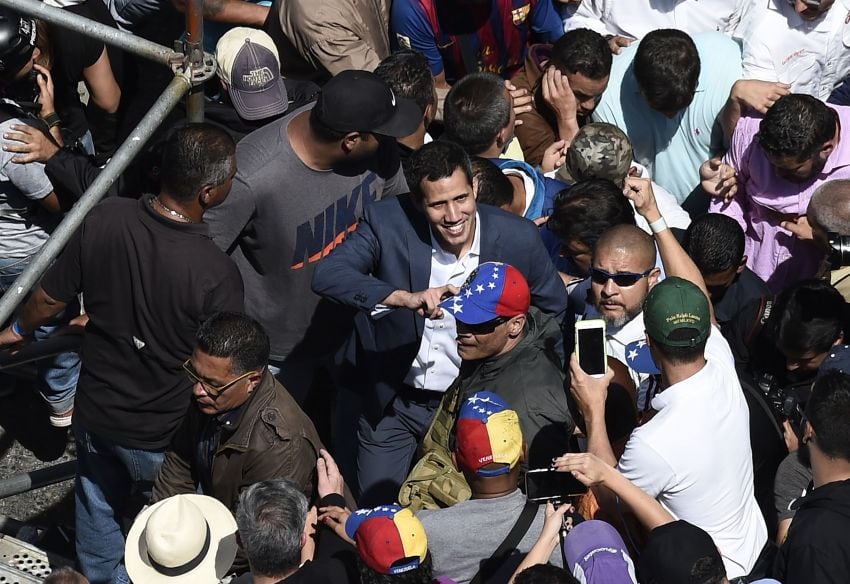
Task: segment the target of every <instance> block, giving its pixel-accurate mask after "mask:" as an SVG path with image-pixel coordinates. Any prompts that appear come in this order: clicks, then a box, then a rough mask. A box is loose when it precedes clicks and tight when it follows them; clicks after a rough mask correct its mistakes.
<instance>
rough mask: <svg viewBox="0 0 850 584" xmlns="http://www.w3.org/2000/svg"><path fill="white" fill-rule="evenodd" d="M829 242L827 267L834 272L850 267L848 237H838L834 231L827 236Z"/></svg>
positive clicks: (849, 238)
mask: <svg viewBox="0 0 850 584" xmlns="http://www.w3.org/2000/svg"><path fill="white" fill-rule="evenodd" d="M826 237H827V241H828V242H829V265H830V267H831V268H832V269H833V270H835V269H837V268H840V267H843V266H850V235H839V234H838V233H835V232H834V231H830V232H829V233H828V234H827V236H826Z"/></svg>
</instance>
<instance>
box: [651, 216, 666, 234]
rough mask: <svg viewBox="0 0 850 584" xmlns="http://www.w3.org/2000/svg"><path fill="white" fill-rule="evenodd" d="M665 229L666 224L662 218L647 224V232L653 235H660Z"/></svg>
mask: <svg viewBox="0 0 850 584" xmlns="http://www.w3.org/2000/svg"><path fill="white" fill-rule="evenodd" d="M665 229H667V222H666V221H665V220H664V217H660V218H658V219H656V220H655V221H653V222H652V223H650V224H649V230H650V231H652V232H653V233H661V232H662V231H664V230H665Z"/></svg>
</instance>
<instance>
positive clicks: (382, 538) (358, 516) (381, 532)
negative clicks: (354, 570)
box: [345, 505, 428, 574]
mask: <svg viewBox="0 0 850 584" xmlns="http://www.w3.org/2000/svg"><path fill="white" fill-rule="evenodd" d="M345 533H346V534H347V535H348V537H350V538H351V539H353V540H354V541H355V542H356V543H357V553H359V554H360V558H361V559H362V560H363V562H364V563H365V564H366V565H367V566H369V567H370V568H372V569H373V570H374V571H376V572H378V573H379V574H402V573H404V572H409V571H411V570H416V569H417V568H419V565H420V564H421V563H422V562H424V561H425V556H427V555H428V539H427V537H426V536H425V528H424V527H423V526H422V522H421V521H419V519H417V518H416V516H415V515H414V514H413V512H411V511H410V509H402V508H401V507H399V506H398V505H381V506H380V507H375V508H374V509H358V510H357V511H355V512H354V513H352V514H351V515H350V516H349V518H348V520H347V521H346V522H345Z"/></svg>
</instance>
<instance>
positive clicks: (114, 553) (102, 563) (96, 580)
mask: <svg viewBox="0 0 850 584" xmlns="http://www.w3.org/2000/svg"><path fill="white" fill-rule="evenodd" d="M73 427H74V437H75V438H76V441H77V481H76V485H75V487H74V495H75V503H76V509H75V522H76V531H77V541H76V543H77V561H78V562H79V564H80V569H81V570H82V572H83V574H85V576H86V577H87V578H88V579H89V581H91V583H92V584H108V583H118V584H127V583H129V581H130V579H129V578H128V577H127V571H126V569H125V568H124V564H123V561H122V560H123V558H124V537H125V530H124V522H123V521H122V519H123V520H127V522H132V519H133V518H134V517H135V516H136V514H137V513H138V512H139V511H140V510H141V508H142V507H143V506H144V505H145V504H146V503H147V502H148V501H149V500H150V497H151V491H152V490H153V483H154V480H155V479H156V475H157V474H158V473H159V467H160V466H161V465H162V461H163V459H164V458H165V451H164V450H153V451H151V450H139V449H135V448H125V447H123V446H119V445H117V444H115V443H114V442H113V441H111V440H108V439H106V438H103V437H101V436H97V435H96V434H92V433H91V432H88V431H87V430H86V429H85V428H83V427H82V425H81V424H80V422H79V421H78V420H77V419H76V418H75V419H74V424H73ZM128 527H129V525H128Z"/></svg>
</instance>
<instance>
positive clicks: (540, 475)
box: [525, 468, 587, 502]
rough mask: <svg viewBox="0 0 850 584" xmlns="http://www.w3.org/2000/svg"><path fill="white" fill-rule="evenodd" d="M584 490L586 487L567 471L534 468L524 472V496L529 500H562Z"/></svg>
mask: <svg viewBox="0 0 850 584" xmlns="http://www.w3.org/2000/svg"><path fill="white" fill-rule="evenodd" d="M586 492H587V487H586V486H584V485H583V484H581V482H580V481H579V480H578V479H577V478H575V477H574V476H573V475H571V474H570V473H567V472H558V471H556V470H554V469H551V468H536V469H532V470H529V471H528V472H526V473H525V496H526V497H527V498H528V500H529V501H534V502H542V501H563V500H565V499H566V498H567V497H572V496H574V495H583V494H584V493H586Z"/></svg>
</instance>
